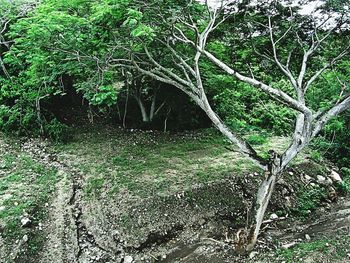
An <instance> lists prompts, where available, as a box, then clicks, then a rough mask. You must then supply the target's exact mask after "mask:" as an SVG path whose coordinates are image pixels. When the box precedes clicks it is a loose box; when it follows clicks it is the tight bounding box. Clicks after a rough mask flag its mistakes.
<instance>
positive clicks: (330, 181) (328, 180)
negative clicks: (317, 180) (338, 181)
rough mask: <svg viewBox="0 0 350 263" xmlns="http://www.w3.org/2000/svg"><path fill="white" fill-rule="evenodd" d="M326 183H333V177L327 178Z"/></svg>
mask: <svg viewBox="0 0 350 263" xmlns="http://www.w3.org/2000/svg"><path fill="white" fill-rule="evenodd" d="M325 184H326V185H331V184H333V181H332V179H331V178H327V180H326V182H325Z"/></svg>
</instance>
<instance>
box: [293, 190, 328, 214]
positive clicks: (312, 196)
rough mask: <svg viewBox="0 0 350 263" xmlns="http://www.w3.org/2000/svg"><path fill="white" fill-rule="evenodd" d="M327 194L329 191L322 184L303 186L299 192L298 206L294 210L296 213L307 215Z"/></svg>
mask: <svg viewBox="0 0 350 263" xmlns="http://www.w3.org/2000/svg"><path fill="white" fill-rule="evenodd" d="M326 196H327V192H326V190H325V189H324V187H322V186H319V185H315V186H303V187H301V188H300V189H299V191H298V193H297V198H298V200H297V207H296V208H294V209H293V210H294V212H295V213H296V214H298V215H300V216H302V217H306V216H308V215H309V214H310V212H311V211H313V210H315V209H316V208H317V207H318V206H319V205H320V203H321V201H322V200H323V199H324V198H326Z"/></svg>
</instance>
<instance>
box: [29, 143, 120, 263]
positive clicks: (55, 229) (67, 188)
mask: <svg viewBox="0 0 350 263" xmlns="http://www.w3.org/2000/svg"><path fill="white" fill-rule="evenodd" d="M22 150H24V151H25V152H26V153H28V154H29V155H30V156H31V157H32V158H33V159H35V160H36V161H38V162H41V163H43V164H44V165H45V166H47V167H54V168H56V169H58V172H57V176H58V182H57V184H56V189H57V190H56V193H55V194H54V195H53V199H52V201H51V204H48V207H47V209H48V210H49V216H48V219H47V222H46V225H45V226H44V229H45V234H44V235H46V242H45V244H44V247H43V249H42V252H41V254H40V256H39V260H38V262H40V263H52V262H53V263H66V262H67V263H68V262H69V263H71V262H72V263H75V262H76V263H90V262H91V263H92V262H95V263H98V262H101V263H106V262H119V261H120V260H119V261H116V258H115V257H114V252H112V251H108V250H107V249H105V248H103V247H102V246H101V245H99V244H98V242H97V241H96V238H95V236H94V235H93V232H92V231H90V230H89V229H88V228H87V226H86V223H85V220H84V218H85V217H86V215H83V210H84V209H85V208H84V202H83V200H82V196H83V193H82V184H83V180H84V178H83V175H82V174H81V172H80V171H78V170H77V169H75V168H74V167H71V164H70V162H69V159H70V158H73V157H72V156H63V158H62V157H60V156H58V155H57V154H56V153H54V152H50V151H49V147H48V145H47V142H44V141H40V140H28V141H26V142H25V143H23V145H22ZM87 218H88V217H87Z"/></svg>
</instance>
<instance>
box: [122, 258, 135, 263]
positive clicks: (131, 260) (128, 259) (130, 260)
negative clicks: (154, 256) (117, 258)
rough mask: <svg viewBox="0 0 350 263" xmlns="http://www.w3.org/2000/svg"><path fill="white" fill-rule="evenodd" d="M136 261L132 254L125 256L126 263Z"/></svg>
mask: <svg viewBox="0 0 350 263" xmlns="http://www.w3.org/2000/svg"><path fill="white" fill-rule="evenodd" d="M133 261H134V259H133V258H132V256H125V257H124V263H132V262H133Z"/></svg>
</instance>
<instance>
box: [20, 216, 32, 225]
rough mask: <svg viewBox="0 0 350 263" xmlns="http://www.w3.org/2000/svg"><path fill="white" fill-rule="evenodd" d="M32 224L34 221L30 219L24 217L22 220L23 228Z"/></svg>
mask: <svg viewBox="0 0 350 263" xmlns="http://www.w3.org/2000/svg"><path fill="white" fill-rule="evenodd" d="M31 223H32V220H30V219H29V218H28V217H23V218H22V219H21V226H22V227H29V226H30V224H31Z"/></svg>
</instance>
